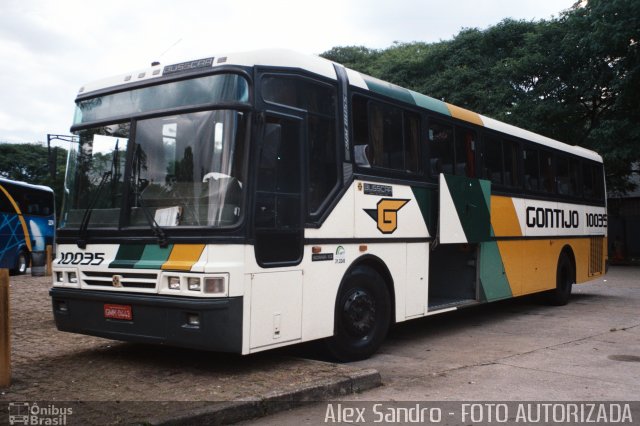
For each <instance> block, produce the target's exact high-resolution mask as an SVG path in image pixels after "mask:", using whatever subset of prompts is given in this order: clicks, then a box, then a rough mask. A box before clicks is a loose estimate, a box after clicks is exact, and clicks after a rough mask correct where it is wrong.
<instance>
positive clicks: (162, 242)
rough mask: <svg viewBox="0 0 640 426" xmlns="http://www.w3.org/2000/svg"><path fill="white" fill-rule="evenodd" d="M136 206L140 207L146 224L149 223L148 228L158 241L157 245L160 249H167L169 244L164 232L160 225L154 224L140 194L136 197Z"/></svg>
mask: <svg viewBox="0 0 640 426" xmlns="http://www.w3.org/2000/svg"><path fill="white" fill-rule="evenodd" d="M138 204H139V205H140V208H141V209H142V213H144V217H145V218H146V219H147V222H149V226H150V227H151V230H152V231H153V234H154V235H155V236H156V238H157V239H158V245H159V246H160V247H162V248H165V247H167V246H168V245H169V242H168V241H167V234H165V233H164V230H163V229H162V227H161V226H160V225H158V222H156V220H155V218H154V217H153V216H151V212H150V211H149V209H148V208H147V206H146V205H145V204H144V201H142V194H140V195H139V196H138Z"/></svg>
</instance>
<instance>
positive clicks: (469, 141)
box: [455, 127, 476, 177]
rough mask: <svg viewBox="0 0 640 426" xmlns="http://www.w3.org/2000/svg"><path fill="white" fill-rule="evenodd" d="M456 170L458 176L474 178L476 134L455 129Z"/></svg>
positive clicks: (467, 130) (471, 131) (458, 128)
mask: <svg viewBox="0 0 640 426" xmlns="http://www.w3.org/2000/svg"><path fill="white" fill-rule="evenodd" d="M455 148H456V152H455V154H456V168H455V173H456V175H459V176H467V177H475V176H476V155H475V149H476V132H474V131H473V130H469V129H464V128H461V127H456V144H455Z"/></svg>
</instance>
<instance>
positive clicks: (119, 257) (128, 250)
mask: <svg viewBox="0 0 640 426" xmlns="http://www.w3.org/2000/svg"><path fill="white" fill-rule="evenodd" d="M144 247H145V246H144V244H121V245H120V247H119V248H118V253H116V258H115V259H114V260H113V262H111V263H110V264H109V268H133V267H134V266H135V264H136V262H138V261H139V260H140V258H141V257H142V253H143V252H144Z"/></svg>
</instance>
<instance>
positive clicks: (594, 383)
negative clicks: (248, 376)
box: [247, 267, 640, 426]
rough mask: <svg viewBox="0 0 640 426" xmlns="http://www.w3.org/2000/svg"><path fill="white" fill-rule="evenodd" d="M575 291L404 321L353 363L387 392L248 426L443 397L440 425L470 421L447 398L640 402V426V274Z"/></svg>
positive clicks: (639, 420) (626, 270)
mask: <svg viewBox="0 0 640 426" xmlns="http://www.w3.org/2000/svg"><path fill="white" fill-rule="evenodd" d="M573 293H574V294H573V297H572V300H571V302H570V303H569V305H567V306H563V307H550V306H544V305H540V304H538V303H537V301H536V300H534V299H533V298H523V299H516V300H510V301H505V302H500V303H496V304H494V305H485V306H482V307H477V308H470V309H467V310H463V311H459V312H454V313H447V314H443V315H438V316H435V317H430V318H425V319H421V320H416V321H410V322H408V323H405V324H402V325H400V326H398V327H396V328H395V330H393V331H392V332H391V333H390V335H389V337H388V338H387V342H386V343H385V344H384V345H383V347H382V348H381V350H380V351H379V353H378V354H376V355H375V356H373V357H372V358H371V359H369V360H366V361H361V362H358V363H354V364H351V365H356V366H359V367H362V368H374V369H377V370H378V371H380V374H381V376H382V380H383V383H384V385H383V386H382V387H378V388H376V389H372V390H370V391H368V392H365V393H363V394H359V395H355V396H345V397H343V398H337V399H335V400H334V401H332V402H331V403H319V404H314V405H312V406H307V407H304V408H300V409H296V410H293V411H289V412H283V413H279V414H276V415H274V416H269V417H265V418H262V419H258V420H255V421H252V422H248V423H247V424H256V425H258V424H259V425H278V426H280V425H296V426H297V425H301V424H307V425H316V424H325V420H326V419H327V415H328V414H334V415H335V418H337V412H338V403H340V404H342V405H341V407H342V408H343V409H344V408H350V407H361V408H366V409H367V410H368V411H367V414H369V416H368V417H365V420H367V422H366V423H373V422H374V421H375V420H376V419H377V418H376V417H375V416H372V414H373V413H372V402H383V403H384V405H383V408H384V409H387V408H389V407H396V406H403V407H407V406H409V407H410V406H414V405H413V404H409V405H407V404H406V403H405V404H403V403H399V402H397V401H427V402H428V401H437V403H435V405H436V406H442V407H444V408H452V411H454V412H455V416H453V417H452V418H443V421H442V422H441V423H440V424H442V425H445V424H452V425H454V424H455V425H457V424H471V423H472V422H471V421H468V420H469V419H467V422H465V423H463V422H461V421H460V420H461V418H460V410H461V404H460V403H457V404H455V403H447V401H479V400H485V401H486V400H489V401H540V400H546V401H549V400H551V401H567V400H570V401H619V400H623V401H635V403H633V404H632V405H631V408H632V409H633V410H634V412H633V424H640V403H639V402H638V401H640V268H639V267H614V268H612V269H611V270H610V271H609V274H608V275H607V276H605V277H604V279H599V280H595V281H592V282H590V283H587V284H583V285H579V286H575V287H574V291H573ZM443 402H444V403H443ZM329 405H331V406H332V410H333V411H328V409H329ZM422 406H427V407H428V406H429V404H428V403H427V404H426V405H425V404H423V405H422ZM445 411H446V410H445ZM485 414H487V413H486V412H485ZM511 414H513V410H512V412H511ZM445 417H446V415H445ZM332 418H333V417H331V416H329V418H328V419H329V422H330V423H331V419H332ZM378 418H379V417H378ZM485 420H486V417H485ZM512 420H513V419H512ZM400 423H401V422H400ZM473 423H474V424H478V423H477V422H473ZM350 424H363V422H362V421H353V422H350ZM493 424H496V423H495V422H494V423H493ZM571 424H575V423H571ZM602 424H605V423H602Z"/></svg>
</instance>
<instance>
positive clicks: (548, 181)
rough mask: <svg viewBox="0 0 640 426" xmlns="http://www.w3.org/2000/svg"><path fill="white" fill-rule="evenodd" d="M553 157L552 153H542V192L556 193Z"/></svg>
mask: <svg viewBox="0 0 640 426" xmlns="http://www.w3.org/2000/svg"><path fill="white" fill-rule="evenodd" d="M552 160H553V156H552V155H551V153H550V152H546V151H541V152H540V178H541V180H540V183H541V186H540V190H541V191H544V192H554V191H555V179H554V174H553V161H552Z"/></svg>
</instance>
